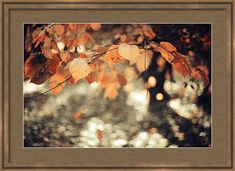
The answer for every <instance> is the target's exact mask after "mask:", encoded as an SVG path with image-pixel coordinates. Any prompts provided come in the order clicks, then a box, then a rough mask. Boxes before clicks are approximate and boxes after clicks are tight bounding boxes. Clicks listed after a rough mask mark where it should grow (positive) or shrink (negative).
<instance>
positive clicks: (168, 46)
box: [160, 42, 177, 52]
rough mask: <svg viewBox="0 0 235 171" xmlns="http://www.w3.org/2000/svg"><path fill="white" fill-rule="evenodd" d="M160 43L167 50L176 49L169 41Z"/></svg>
mask: <svg viewBox="0 0 235 171" xmlns="http://www.w3.org/2000/svg"><path fill="white" fill-rule="evenodd" d="M160 45H161V46H162V48H164V49H165V50H167V51H168V52H174V51H177V49H176V47H175V46H173V45H172V44H171V43H169V42H161V43H160Z"/></svg>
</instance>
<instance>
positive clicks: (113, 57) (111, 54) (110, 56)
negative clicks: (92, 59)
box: [102, 45, 122, 67]
mask: <svg viewBox="0 0 235 171" xmlns="http://www.w3.org/2000/svg"><path fill="white" fill-rule="evenodd" d="M102 60H103V61H104V62H106V63H107V64H108V65H109V66H110V67H111V66H113V65H114V64H117V63H119V62H120V61H121V60H122V57H121V56H120V55H119V53H118V45H112V46H111V47H110V48H109V49H108V51H107V52H106V54H105V55H104V57H103V58H102Z"/></svg>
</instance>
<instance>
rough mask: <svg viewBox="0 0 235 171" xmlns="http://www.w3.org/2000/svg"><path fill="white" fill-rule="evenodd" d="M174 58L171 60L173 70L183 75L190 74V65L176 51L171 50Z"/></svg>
mask: <svg viewBox="0 0 235 171" xmlns="http://www.w3.org/2000/svg"><path fill="white" fill-rule="evenodd" d="M173 54H174V56H175V58H174V60H173V61H172V67H173V69H174V70H176V71H177V72H179V73H180V74H182V75H183V76H184V77H185V76H190V75H191V73H192V67H191V65H190V63H189V62H188V61H187V60H186V58H185V57H184V56H183V55H181V54H180V53H178V52H173Z"/></svg>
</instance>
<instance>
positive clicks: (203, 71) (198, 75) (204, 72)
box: [192, 65, 209, 87]
mask: <svg viewBox="0 0 235 171" xmlns="http://www.w3.org/2000/svg"><path fill="white" fill-rule="evenodd" d="M208 74H209V72H208V69H207V68H206V67H205V66H202V65H199V66H197V67H195V68H193V69H192V77H193V78H195V79H197V80H201V81H203V82H204V86H205V87H206V86H207V85H208V84H209V78H208Z"/></svg>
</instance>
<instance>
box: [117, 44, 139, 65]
mask: <svg viewBox="0 0 235 171" xmlns="http://www.w3.org/2000/svg"><path fill="white" fill-rule="evenodd" d="M118 53H119V54H120V55H121V57H123V58H124V59H127V60H129V61H130V65H132V64H135V63H136V61H137V60H138V58H139V56H140V49H139V48H138V46H136V45H128V44H126V43H122V44H120V46H119V49H118Z"/></svg>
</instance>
